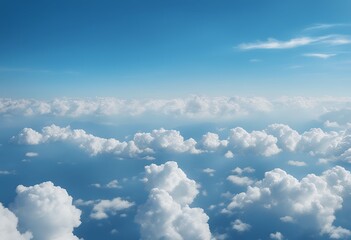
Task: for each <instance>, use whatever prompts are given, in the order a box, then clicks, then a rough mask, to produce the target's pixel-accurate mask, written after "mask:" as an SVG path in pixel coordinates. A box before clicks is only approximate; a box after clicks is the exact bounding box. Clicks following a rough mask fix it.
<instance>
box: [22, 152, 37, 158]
mask: <svg viewBox="0 0 351 240" xmlns="http://www.w3.org/2000/svg"><path fill="white" fill-rule="evenodd" d="M38 155H39V154H38V153H36V152H27V153H26V154H25V156H26V157H37V156H38Z"/></svg>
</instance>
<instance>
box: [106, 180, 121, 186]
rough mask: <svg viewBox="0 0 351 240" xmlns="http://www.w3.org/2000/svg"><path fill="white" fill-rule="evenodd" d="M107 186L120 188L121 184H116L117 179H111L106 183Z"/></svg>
mask: <svg viewBox="0 0 351 240" xmlns="http://www.w3.org/2000/svg"><path fill="white" fill-rule="evenodd" d="M106 187H107V188H120V187H121V186H119V184H118V180H116V179H115V180H112V181H111V182H109V183H107V184H106Z"/></svg>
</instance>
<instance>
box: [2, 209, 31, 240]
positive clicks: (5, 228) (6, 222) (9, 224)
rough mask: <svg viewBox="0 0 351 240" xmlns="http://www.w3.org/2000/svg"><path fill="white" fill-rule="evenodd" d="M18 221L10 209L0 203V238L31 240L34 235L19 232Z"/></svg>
mask: <svg viewBox="0 0 351 240" xmlns="http://www.w3.org/2000/svg"><path fill="white" fill-rule="evenodd" d="M17 224H18V219H17V217H16V216H15V214H13V213H12V212H11V211H10V210H9V209H7V208H5V207H4V206H3V205H2V204H1V203H0V236H1V238H2V239H6V240H29V239H32V234H31V233H30V232H26V233H25V234H21V233H20V232H19V231H18V230H17Z"/></svg>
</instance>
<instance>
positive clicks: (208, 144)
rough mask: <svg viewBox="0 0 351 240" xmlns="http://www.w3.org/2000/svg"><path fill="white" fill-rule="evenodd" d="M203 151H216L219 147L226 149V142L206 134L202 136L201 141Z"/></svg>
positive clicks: (216, 136) (209, 133)
mask: <svg viewBox="0 0 351 240" xmlns="http://www.w3.org/2000/svg"><path fill="white" fill-rule="evenodd" d="M201 143H202V145H203V147H204V149H207V150H216V149H217V148H219V147H220V146H223V147H226V146H227V145H228V141H227V140H220V139H219V136H218V134H216V133H211V132H208V133H206V134H205V135H203V136H202V141H201Z"/></svg>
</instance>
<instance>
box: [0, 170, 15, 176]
mask: <svg viewBox="0 0 351 240" xmlns="http://www.w3.org/2000/svg"><path fill="white" fill-rule="evenodd" d="M11 174H14V172H10V171H7V170H0V175H11Z"/></svg>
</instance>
